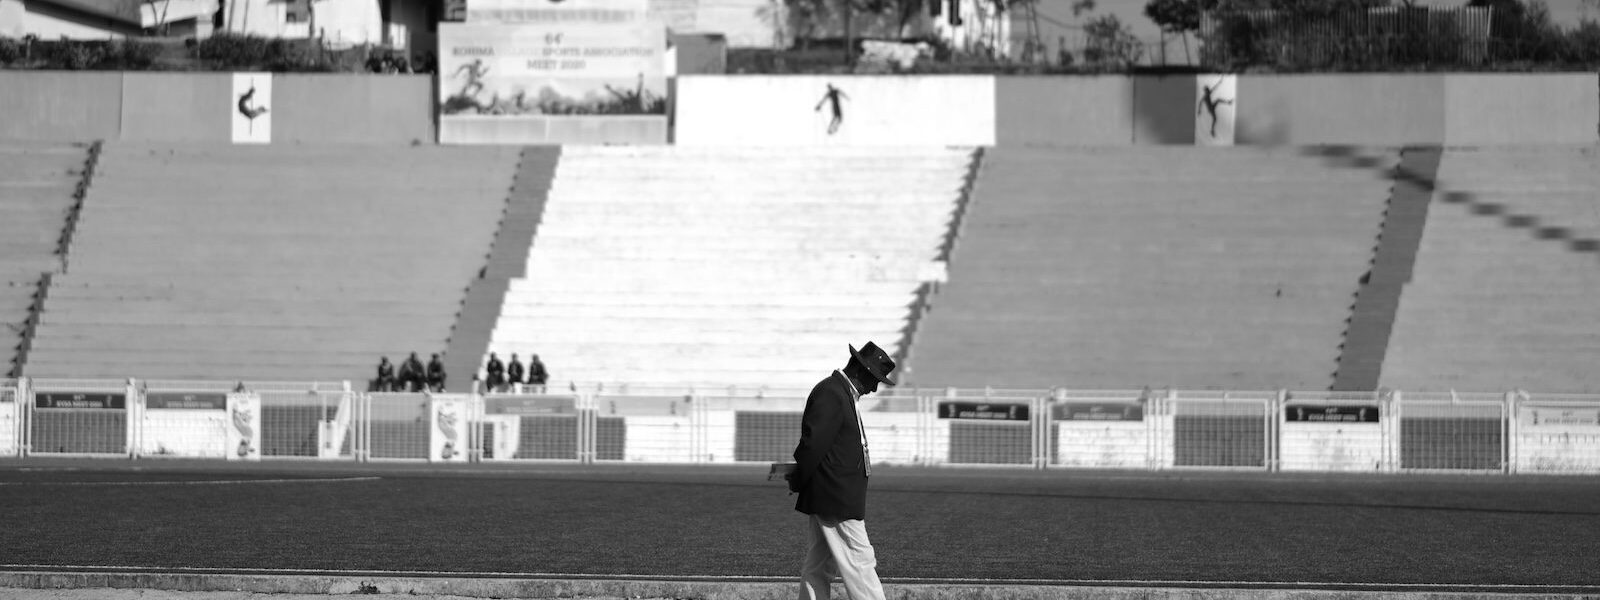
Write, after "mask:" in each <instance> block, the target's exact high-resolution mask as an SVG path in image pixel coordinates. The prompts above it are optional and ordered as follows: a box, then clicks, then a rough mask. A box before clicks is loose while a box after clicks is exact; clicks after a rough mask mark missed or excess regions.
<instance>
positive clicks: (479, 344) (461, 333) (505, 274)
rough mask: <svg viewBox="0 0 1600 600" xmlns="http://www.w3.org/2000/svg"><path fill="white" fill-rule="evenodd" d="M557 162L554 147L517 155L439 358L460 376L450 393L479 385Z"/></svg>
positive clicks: (524, 264) (558, 151)
mask: <svg viewBox="0 0 1600 600" xmlns="http://www.w3.org/2000/svg"><path fill="white" fill-rule="evenodd" d="M560 160H561V148H560V147H559V146H541V147H528V148H523V149H522V158H521V161H520V162H519V163H518V165H517V175H516V180H515V182H514V183H512V185H511V195H510V197H509V198H507V200H506V210H505V213H504V215H503V216H501V218H500V227H499V229H498V230H496V232H495V237H494V245H493V247H491V248H490V250H489V257H488V260H489V262H488V264H487V265H485V266H484V268H483V272H482V273H481V274H480V275H479V276H478V278H477V279H474V280H473V281H472V285H471V286H469V287H468V288H467V297H466V300H465V301H464V302H462V306H461V313H460V314H459V315H457V316H456V324H455V327H454V328H452V329H451V331H450V344H449V349H448V350H447V351H446V352H445V357H444V360H445V372H446V373H459V374H461V375H462V376H459V377H455V378H452V380H450V381H449V382H448V390H449V391H451V392H457V393H465V392H469V391H472V382H473V377H472V376H470V375H468V374H474V375H476V376H477V377H478V378H479V379H482V378H483V377H485V375H484V374H483V373H481V372H477V371H475V369H477V368H478V365H479V364H481V363H483V362H484V361H486V358H485V357H486V356H487V352H488V351H487V350H486V349H487V348H488V347H489V336H490V334H491V333H493V331H494V326H495V323H497V322H499V320H500V306H501V305H502V304H504V303H505V296H506V290H507V289H509V288H510V287H511V279H512V278H515V277H520V276H521V275H522V273H523V272H524V271H526V270H527V266H528V248H530V247H532V246H533V237H534V233H535V232H537V231H538V229H539V221H540V220H541V219H543V218H544V205H545V200H546V198H547V197H548V196H549V193H550V183H551V180H552V178H553V177H554V176H555V170H556V164H557V163H558V162H560ZM502 360H506V361H509V360H510V357H502ZM397 368H398V367H397Z"/></svg>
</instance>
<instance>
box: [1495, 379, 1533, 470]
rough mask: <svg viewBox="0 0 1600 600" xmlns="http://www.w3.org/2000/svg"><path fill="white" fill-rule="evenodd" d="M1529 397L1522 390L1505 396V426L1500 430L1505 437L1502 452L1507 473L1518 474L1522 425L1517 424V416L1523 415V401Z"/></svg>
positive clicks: (1503, 420) (1502, 409)
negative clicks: (1519, 439)
mask: <svg viewBox="0 0 1600 600" xmlns="http://www.w3.org/2000/svg"><path fill="white" fill-rule="evenodd" d="M1527 397H1528V395H1527V392H1524V391H1522V390H1514V391H1508V392H1506V393H1505V396H1504V398H1505V402H1504V403H1502V405H1501V406H1502V408H1501V411H1502V412H1501V413H1500V414H1501V415H1502V416H1501V423H1503V424H1504V425H1503V426H1502V427H1501V428H1500V431H1501V435H1503V436H1505V438H1504V444H1502V445H1501V451H1502V452H1503V453H1504V454H1503V455H1502V456H1503V457H1504V459H1505V460H1504V461H1503V462H1504V465H1505V472H1506V473H1516V472H1517V470H1518V469H1517V462H1518V459H1519V458H1520V456H1519V455H1520V454H1521V448H1519V447H1518V437H1519V431H1518V429H1519V425H1520V424H1519V423H1518V422H1517V416H1518V415H1519V414H1521V410H1520V409H1521V404H1522V401H1523V400H1525V399H1527Z"/></svg>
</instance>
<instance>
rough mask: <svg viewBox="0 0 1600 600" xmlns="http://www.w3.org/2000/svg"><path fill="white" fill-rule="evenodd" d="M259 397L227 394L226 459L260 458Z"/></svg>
mask: <svg viewBox="0 0 1600 600" xmlns="http://www.w3.org/2000/svg"><path fill="white" fill-rule="evenodd" d="M260 413H261V397H260V396H258V395H256V394H228V416H229V419H228V421H229V423H228V447H229V448H230V449H231V451H230V452H229V453H228V460H261V428H260V427H259V426H258V424H259V422H258V421H257V419H256V416H257V415H259V414H260Z"/></svg>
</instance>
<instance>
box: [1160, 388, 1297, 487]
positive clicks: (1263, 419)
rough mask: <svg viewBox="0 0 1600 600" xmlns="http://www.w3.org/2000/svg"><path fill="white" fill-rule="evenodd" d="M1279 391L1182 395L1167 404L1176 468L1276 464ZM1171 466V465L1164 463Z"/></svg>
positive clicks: (1262, 467)
mask: <svg viewBox="0 0 1600 600" xmlns="http://www.w3.org/2000/svg"><path fill="white" fill-rule="evenodd" d="M1276 397H1277V393H1276V392H1203V391H1181V392H1176V395H1175V396H1174V397H1171V398H1169V399H1168V400H1167V401H1166V404H1167V405H1168V410H1167V411H1166V413H1167V414H1164V415H1163V417H1164V419H1166V420H1170V423H1164V424H1163V425H1164V426H1165V427H1167V428H1168V431H1170V435H1169V436H1164V437H1166V439H1167V440H1170V444H1171V446H1170V447H1171V452H1172V459H1171V462H1170V463H1168V464H1170V465H1171V466H1174V467H1221V468H1261V469H1265V468H1268V467H1269V466H1270V463H1269V458H1270V456H1271V452H1272V440H1273V434H1274V431H1273V424H1272V421H1273V419H1272V411H1271V407H1272V405H1273V403H1274V402H1275V400H1276ZM1163 462H1166V461H1163Z"/></svg>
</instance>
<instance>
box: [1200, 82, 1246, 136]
mask: <svg viewBox="0 0 1600 600" xmlns="http://www.w3.org/2000/svg"><path fill="white" fill-rule="evenodd" d="M1237 83H1238V77H1237V76H1234V75H1198V76H1196V77H1195V80H1194V92H1195V94H1194V95H1195V100H1196V101H1195V109H1194V143H1195V145H1196V146H1232V145H1233V123H1234V119H1233V116H1234V114H1235V112H1236V111H1237V110H1238V107H1239V103H1238V101H1237V99H1236V98H1237V90H1238V89H1239V88H1238V85H1237Z"/></svg>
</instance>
